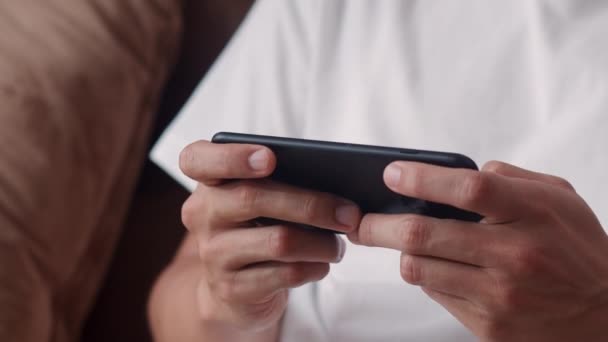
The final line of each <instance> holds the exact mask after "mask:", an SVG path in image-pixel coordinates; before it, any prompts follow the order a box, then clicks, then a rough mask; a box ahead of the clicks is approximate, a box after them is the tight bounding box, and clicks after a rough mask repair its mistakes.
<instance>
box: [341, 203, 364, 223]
mask: <svg viewBox="0 0 608 342" xmlns="http://www.w3.org/2000/svg"><path fill="white" fill-rule="evenodd" d="M336 221H338V222H339V223H341V224H343V225H345V226H348V227H350V228H355V227H356V226H357V224H358V223H359V208H358V207H357V206H356V205H354V204H352V203H349V204H344V205H341V206H339V207H338V208H336Z"/></svg>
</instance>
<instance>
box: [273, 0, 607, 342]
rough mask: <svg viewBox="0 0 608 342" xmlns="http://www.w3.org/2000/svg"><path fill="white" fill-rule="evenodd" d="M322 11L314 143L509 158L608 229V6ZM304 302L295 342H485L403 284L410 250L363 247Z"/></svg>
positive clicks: (416, 4) (309, 115)
mask: <svg viewBox="0 0 608 342" xmlns="http://www.w3.org/2000/svg"><path fill="white" fill-rule="evenodd" d="M321 6H322V13H321V16H320V18H319V26H318V35H317V37H316V42H315V47H314V49H315V54H314V60H313V66H312V70H311V73H310V80H309V82H310V83H309V89H308V93H307V94H304V96H306V97H307V100H306V104H307V106H306V108H305V115H302V116H300V117H299V118H298V119H297V120H299V122H298V127H300V129H299V130H298V134H299V136H300V137H303V138H314V139H325V140H334V141H345V142H356V143H367V144H378V145H390V146H399V147H405V148H416V149H430V150H440V151H451V152H458V153H463V154H466V155H468V156H470V157H472V158H473V159H474V160H475V161H476V162H477V163H478V164H480V166H481V164H483V163H484V162H485V161H488V160H491V159H498V160H502V161H506V162H509V163H514V164H516V165H518V166H521V167H524V168H529V169H532V170H536V171H541V172H547V173H551V174H556V175H559V176H561V177H564V178H566V179H568V180H569V181H570V182H571V183H572V184H573V185H574V186H575V187H576V189H577V191H578V192H579V193H580V194H581V195H582V196H583V198H585V199H586V200H587V202H588V203H589V204H590V206H591V207H592V208H593V209H594V211H595V212H596V213H597V214H598V216H599V217H600V220H601V222H602V223H603V224H604V226H605V227H606V226H607V225H608V186H607V185H606V184H608V183H605V180H604V175H605V174H607V171H606V170H608V153H606V151H605V149H606V148H607V147H608V135H607V133H608V45H606V37H608V20H606V18H608V3H605V2H602V1H574V0H571V1H528V0H518V1H501V2H499V1H465V2H462V1H459V2H455V1H432V2H431V1H429V2H423V1H401V0H386V1H325V2H322V5H321ZM277 133H280V132H277ZM291 301H292V304H293V305H292V307H291V308H290V309H289V310H288V313H287V316H286V319H285V327H284V332H283V337H284V340H285V341H305V340H308V339H310V340H324V341H470V340H473V337H472V336H471V335H470V334H469V333H468V332H467V331H466V330H465V329H464V327H462V326H461V325H460V324H459V323H458V322H457V321H456V320H455V319H454V318H453V317H451V316H450V315H449V314H448V313H447V312H446V311H445V310H443V309H442V308H441V307H440V306H439V305H438V304H436V303H434V302H433V301H432V300H430V299H429V298H427V297H426V296H425V295H424V293H423V292H422V291H420V290H419V289H418V288H416V287H413V286H410V285H407V284H405V283H404V282H403V280H402V279H401V278H400V275H399V253H398V252H396V251H390V250H385V249H370V248H364V247H358V246H354V245H349V246H348V249H347V253H346V256H345V258H344V260H343V261H342V262H341V263H340V264H338V265H334V266H332V270H331V273H330V275H329V276H328V277H327V278H326V279H324V280H322V281H320V282H319V283H317V284H315V285H313V286H306V287H303V288H300V289H297V290H295V291H294V292H293V293H292V299H291ZM305 306H307V307H306V308H304V307H305Z"/></svg>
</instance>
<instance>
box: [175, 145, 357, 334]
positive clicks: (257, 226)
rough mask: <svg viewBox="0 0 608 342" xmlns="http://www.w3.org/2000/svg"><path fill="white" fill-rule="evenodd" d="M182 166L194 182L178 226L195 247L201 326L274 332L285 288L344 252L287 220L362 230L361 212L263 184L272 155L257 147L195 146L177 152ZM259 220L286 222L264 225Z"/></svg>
mask: <svg viewBox="0 0 608 342" xmlns="http://www.w3.org/2000/svg"><path fill="white" fill-rule="evenodd" d="M180 166H181V169H182V171H183V172H184V173H185V174H186V175H187V176H189V177H191V178H192V179H195V180H197V181H198V182H199V186H198V188H197V189H196V191H195V192H194V193H193V194H192V196H191V197H190V198H189V199H188V201H186V203H185V204H184V207H183V210H182V220H183V222H184V224H185V226H186V227H187V228H188V229H189V230H190V232H191V234H193V235H194V236H195V238H196V241H197V243H198V254H199V256H200V260H201V263H200V265H201V268H200V282H199V286H198V303H199V306H198V310H199V312H200V321H201V322H202V323H210V324H209V325H210V326H213V327H225V328H226V331H231V330H233V331H239V333H240V334H241V335H242V334H243V333H245V336H247V334H248V333H250V334H254V333H258V334H259V333H260V332H264V331H266V330H270V331H276V330H277V329H276V327H277V326H278V322H279V320H280V318H281V316H282V315H283V311H284V309H285V306H286V304H287V295H288V289H289V288H293V287H297V286H300V285H302V284H305V283H307V282H312V281H316V280H319V279H321V278H323V277H325V275H327V273H328V271H329V264H330V263H334V262H338V261H340V259H341V258H342V256H343V254H344V242H343V241H342V240H341V239H340V238H338V237H336V236H335V235H334V234H332V233H329V232H328V233H325V232H321V231H313V230H306V229H302V228H298V227H294V226H293V225H292V224H290V223H287V222H295V223H302V224H308V225H312V226H316V227H321V228H327V229H331V230H335V231H342V232H350V231H352V230H354V229H356V227H357V226H358V225H359V222H360V219H361V214H360V212H359V209H358V208H357V207H356V206H355V205H354V204H353V203H352V202H349V201H347V200H344V199H340V198H336V197H335V196H332V195H329V194H326V193H319V192H314V191H310V190H304V189H299V188H295V187H292V186H288V185H284V184H278V183H274V182H271V181H269V180H267V179H264V178H265V177H267V176H268V175H270V174H271V173H272V172H273V170H274V167H275V157H274V155H273V153H272V152H271V151H270V150H269V149H267V148H265V147H262V146H253V145H239V144H225V145H222V144H212V143H209V142H206V141H200V142H197V143H194V144H192V145H190V146H188V147H187V148H186V149H185V150H184V151H183V152H182V154H181V157H180ZM258 218H271V219H277V220H280V221H279V222H285V223H282V224H271V225H266V224H264V223H262V222H261V220H258ZM193 300H194V298H193ZM270 335H272V334H267V336H270ZM250 336H251V335H250ZM229 339H230V338H228V337H226V338H224V340H229ZM247 340H249V341H251V340H252V339H251V338H248V339H247ZM266 340H271V338H267V339H266Z"/></svg>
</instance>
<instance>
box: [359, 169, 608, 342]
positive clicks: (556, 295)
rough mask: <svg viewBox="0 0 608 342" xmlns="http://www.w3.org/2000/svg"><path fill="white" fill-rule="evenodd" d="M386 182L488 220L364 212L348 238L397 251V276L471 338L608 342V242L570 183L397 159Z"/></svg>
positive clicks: (387, 172) (515, 171) (527, 174)
mask: <svg viewBox="0 0 608 342" xmlns="http://www.w3.org/2000/svg"><path fill="white" fill-rule="evenodd" d="M384 180H385V183H386V184H387V186H388V187H389V188H390V189H392V190H393V191H395V192H397V193H400V194H403V195H406V196H410V197H416V198H420V199H424V200H429V201H432V202H438V203H444V204H448V205H452V206H455V207H458V208H461V209H465V210H469V211H473V212H477V213H479V214H481V215H483V216H484V217H485V219H483V220H482V221H481V222H479V223H470V222H463V221H456V220H448V219H436V218H431V217H425V216H418V215H410V214H406V215H381V214H368V215H366V216H365V217H364V218H363V220H362V222H361V225H360V227H359V229H358V230H357V231H355V232H354V233H351V234H350V235H349V238H350V239H351V240H352V241H353V242H355V243H358V244H362V245H367V246H378V247H387V248H392V249H397V250H399V251H401V252H402V256H401V275H402V277H403V279H404V280H405V281H406V282H408V283H410V284H413V285H418V286H421V287H422V289H423V290H424V292H425V293H426V294H428V295H429V296H430V297H431V298H433V299H434V300H435V301H437V302H438V303H440V304H441V305H442V306H444V307H445V308H446V309H447V310H448V311H449V312H450V313H451V314H452V315H454V316H455V317H456V318H457V319H458V320H459V321H461V322H462V323H463V324H464V325H465V326H466V327H467V328H468V329H470V330H471V331H472V332H473V333H474V334H475V335H476V336H478V337H479V338H481V339H482V340H484V341H523V340H526V341H598V340H602V341H607V340H608V236H607V235H606V233H605V231H604V229H603V228H602V227H601V224H600V222H599V221H598V219H597V218H596V216H595V215H594V213H593V212H592V210H591V209H590V208H589V206H587V204H586V203H585V202H584V200H583V199H582V198H581V197H580V196H579V195H578V194H577V193H576V192H575V190H574V189H573V187H572V186H571V185H570V184H569V183H568V182H566V181H565V180H563V179H561V178H558V177H555V176H550V175H546V174H541V173H536V172H531V171H528V170H524V169H521V168H518V167H515V166H512V165H508V164H505V163H500V162H490V163H488V164H486V165H485V166H484V168H483V169H482V171H480V172H477V171H472V170H464V169H450V168H443V167H438V166H431V165H425V164H419V163H412V162H395V163H393V164H391V165H389V167H387V169H386V170H385V173H384ZM598 190H599V187H598Z"/></svg>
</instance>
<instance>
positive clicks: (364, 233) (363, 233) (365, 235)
mask: <svg viewBox="0 0 608 342" xmlns="http://www.w3.org/2000/svg"><path fill="white" fill-rule="evenodd" d="M373 221H374V220H373V216H370V215H365V216H364V217H363V219H362V220H361V224H360V225H359V231H358V235H359V236H358V238H359V242H360V243H361V244H363V245H373V243H374V241H373V229H372V226H373Z"/></svg>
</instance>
